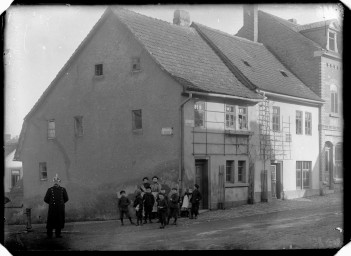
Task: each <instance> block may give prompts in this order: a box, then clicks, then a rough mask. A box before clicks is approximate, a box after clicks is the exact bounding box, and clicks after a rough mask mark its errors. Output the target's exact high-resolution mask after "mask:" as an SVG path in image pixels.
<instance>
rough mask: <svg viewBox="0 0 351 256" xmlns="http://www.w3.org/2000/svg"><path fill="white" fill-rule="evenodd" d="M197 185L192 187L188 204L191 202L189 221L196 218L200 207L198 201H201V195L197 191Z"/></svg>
mask: <svg viewBox="0 0 351 256" xmlns="http://www.w3.org/2000/svg"><path fill="white" fill-rule="evenodd" d="M199 187H200V186H199V185H198V184H195V186H194V191H193V195H192V196H191V199H190V202H191V217H190V219H192V218H193V216H194V215H195V219H196V218H197V215H199V205H200V200H202V195H201V193H200V191H199Z"/></svg>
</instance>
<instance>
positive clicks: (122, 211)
mask: <svg viewBox="0 0 351 256" xmlns="http://www.w3.org/2000/svg"><path fill="white" fill-rule="evenodd" d="M119 194H120V195H121V198H120V199H119V201H118V209H119V216H120V218H121V225H122V226H123V225H124V223H123V215H126V217H127V218H128V219H129V221H130V224H133V225H134V224H135V223H134V222H133V221H132V218H131V217H130V215H129V210H128V206H129V205H130V200H129V199H128V197H126V192H125V191H124V190H122V191H121V192H120V193H119Z"/></svg>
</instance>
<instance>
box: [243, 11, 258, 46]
mask: <svg viewBox="0 0 351 256" xmlns="http://www.w3.org/2000/svg"><path fill="white" fill-rule="evenodd" d="M257 10H258V7H257V5H255V4H245V5H244V7H243V11H244V27H245V28H246V31H247V34H246V38H247V39H249V40H251V41H254V42H257V37H258V23H257Z"/></svg>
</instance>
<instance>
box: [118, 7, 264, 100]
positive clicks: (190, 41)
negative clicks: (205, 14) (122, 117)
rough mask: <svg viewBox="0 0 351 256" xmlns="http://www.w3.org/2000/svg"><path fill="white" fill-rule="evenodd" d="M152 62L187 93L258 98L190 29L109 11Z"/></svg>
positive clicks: (131, 14) (139, 15) (141, 16)
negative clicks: (152, 59)
mask: <svg viewBox="0 0 351 256" xmlns="http://www.w3.org/2000/svg"><path fill="white" fill-rule="evenodd" d="M112 11H113V13H114V14H115V15H116V16H117V18H118V19H119V20H120V21H121V22H122V23H124V24H125V25H126V26H127V27H128V29H129V30H130V31H131V32H132V33H133V34H134V35H135V37H136V38H137V39H138V40H139V41H140V42H141V43H142V45H143V46H144V47H145V49H146V50H147V51H148V52H149V53H150V55H151V56H152V57H153V58H154V59H155V61H156V62H157V63H158V64H159V65H160V66H161V68H163V69H164V70H166V71H167V72H168V73H169V74H170V75H171V76H173V77H174V78H175V79H176V80H177V81H178V82H179V83H181V84H182V85H183V86H185V87H186V88H188V89H192V90H198V91H205V92H215V93H220V94H229V95H235V96H240V97H244V98H253V99H258V98H261V96H260V95H258V94H257V93H255V92H254V91H252V90H250V89H249V88H247V87H246V86H245V85H243V84H242V83H241V82H240V81H239V80H238V79H237V78H236V77H235V75H234V74H233V73H232V72H231V71H230V70H229V69H228V68H227V66H226V65H225V64H224V63H223V62H222V60H221V59H220V57H219V56H218V55H217V54H216V53H215V52H214V51H213V50H212V49H211V48H210V47H209V45H208V44H207V43H206V42H205V41H204V40H203V39H202V38H201V36H200V35H199V34H198V32H197V31H196V30H195V29H194V28H192V27H186V26H178V25H174V24H171V23H168V22H165V21H161V20H158V19H154V18H150V17H147V16H144V15H141V14H138V13H135V12H132V11H129V10H126V9H121V8H112Z"/></svg>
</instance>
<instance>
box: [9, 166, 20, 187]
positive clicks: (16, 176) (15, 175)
mask: <svg viewBox="0 0 351 256" xmlns="http://www.w3.org/2000/svg"><path fill="white" fill-rule="evenodd" d="M19 179H20V170H11V188H13V187H14V186H16V184H17V182H18V181H19Z"/></svg>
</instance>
